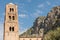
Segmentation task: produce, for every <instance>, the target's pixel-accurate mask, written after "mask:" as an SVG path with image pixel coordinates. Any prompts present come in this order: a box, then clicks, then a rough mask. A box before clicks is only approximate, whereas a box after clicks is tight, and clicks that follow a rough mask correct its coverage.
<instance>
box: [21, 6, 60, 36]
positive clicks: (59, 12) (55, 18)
mask: <svg viewBox="0 0 60 40" xmlns="http://www.w3.org/2000/svg"><path fill="white" fill-rule="evenodd" d="M59 26H60V6H57V7H53V8H52V10H51V11H50V12H49V13H48V14H47V16H46V17H43V16H42V17H38V18H37V19H36V20H35V22H34V23H33V26H32V27H31V28H30V29H28V30H27V31H26V32H24V33H23V34H22V35H21V36H23V35H24V36H25V37H33V36H34V37H37V35H38V36H43V34H44V33H47V32H48V31H49V30H54V29H55V28H56V27H59Z"/></svg>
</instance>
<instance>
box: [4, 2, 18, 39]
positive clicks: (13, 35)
mask: <svg viewBox="0 0 60 40" xmlns="http://www.w3.org/2000/svg"><path fill="white" fill-rule="evenodd" d="M4 40H19V34H18V11H17V5H15V4H13V3H9V4H7V5H6V11H5V21H4Z"/></svg>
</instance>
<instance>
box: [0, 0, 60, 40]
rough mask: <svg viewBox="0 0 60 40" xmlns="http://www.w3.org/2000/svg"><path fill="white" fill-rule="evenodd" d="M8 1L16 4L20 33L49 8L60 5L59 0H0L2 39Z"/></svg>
mask: <svg viewBox="0 0 60 40" xmlns="http://www.w3.org/2000/svg"><path fill="white" fill-rule="evenodd" d="M10 2H12V3H14V4H17V6H18V18H19V19H18V21H19V30H20V31H19V32H20V34H21V33H23V32H24V31H26V30H27V29H29V28H30V27H32V25H33V22H34V21H35V19H36V18H37V17H38V16H46V15H47V13H48V12H49V11H50V10H51V8H53V7H54V6H59V5H60V0H12V1H11V0H0V40H2V39H3V29H4V26H3V23H4V15H5V6H6V4H8V3H10Z"/></svg>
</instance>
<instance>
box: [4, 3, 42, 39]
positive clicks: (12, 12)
mask: <svg viewBox="0 0 60 40" xmlns="http://www.w3.org/2000/svg"><path fill="white" fill-rule="evenodd" d="M18 31H19V30H18V9H17V5H16V4H13V3H9V4H7V5H6V11H5V21H4V40H42V38H28V37H25V38H23V37H22V38H20V37H19V32H18Z"/></svg>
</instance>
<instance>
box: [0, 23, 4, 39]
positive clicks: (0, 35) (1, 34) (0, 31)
mask: <svg viewBox="0 0 60 40" xmlns="http://www.w3.org/2000/svg"><path fill="white" fill-rule="evenodd" d="M3 29H4V28H3V24H1V23H0V40H3Z"/></svg>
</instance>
